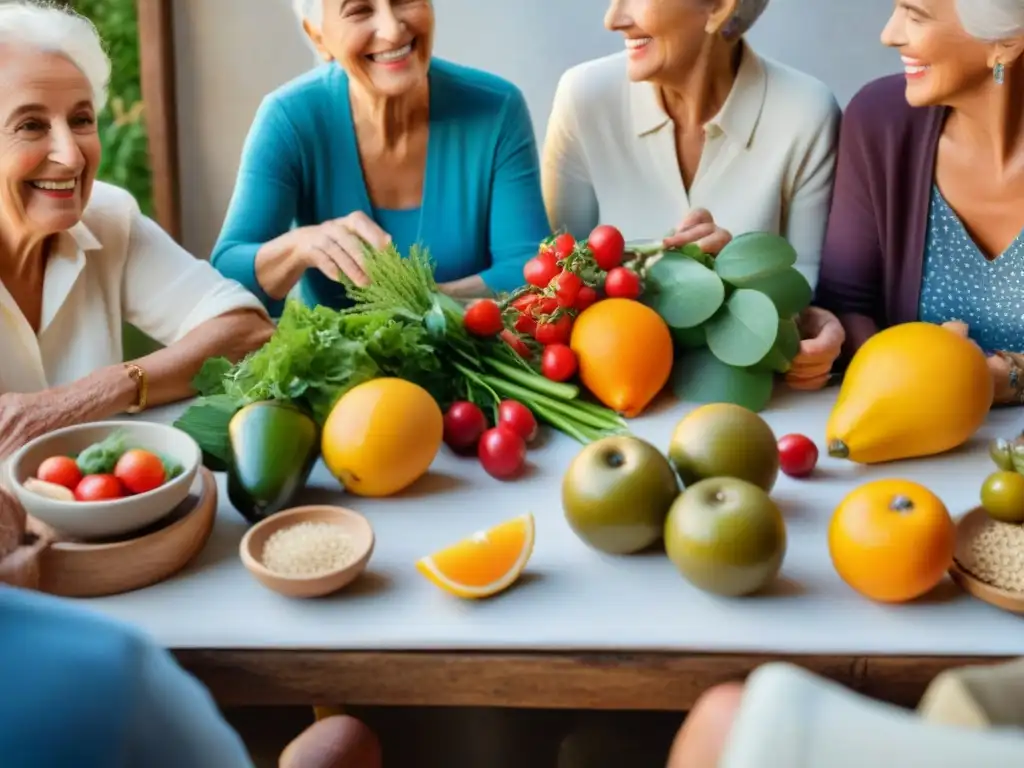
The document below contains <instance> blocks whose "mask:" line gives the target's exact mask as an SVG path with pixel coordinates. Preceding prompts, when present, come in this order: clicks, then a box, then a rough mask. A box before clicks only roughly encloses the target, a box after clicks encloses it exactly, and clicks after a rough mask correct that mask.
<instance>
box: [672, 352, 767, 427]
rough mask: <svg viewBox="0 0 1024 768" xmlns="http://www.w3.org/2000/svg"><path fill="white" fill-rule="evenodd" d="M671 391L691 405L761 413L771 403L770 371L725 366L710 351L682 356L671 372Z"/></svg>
mask: <svg viewBox="0 0 1024 768" xmlns="http://www.w3.org/2000/svg"><path fill="white" fill-rule="evenodd" d="M671 383H672V390H673V392H675V395H676V397H678V398H679V399H680V400H684V401H686V402H690V403H734V404H736V405H742V406H743V407H744V408H749V409H750V410H752V411H755V412H757V411H762V410H764V408H765V407H766V406H767V405H768V403H769V402H771V399H772V389H773V387H774V383H775V377H774V376H773V375H772V373H771V371H765V370H758V369H756V368H737V367H735V366H732V365H726V364H725V363H723V362H722V361H721V360H719V359H718V358H717V357H715V356H714V354H712V352H711V350H709V349H696V350H693V351H692V352H688V353H687V354H685V355H683V356H681V357H680V358H679V359H678V360H677V361H676V364H675V367H673V369H672V382H671Z"/></svg>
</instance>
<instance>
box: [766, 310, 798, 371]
mask: <svg viewBox="0 0 1024 768" xmlns="http://www.w3.org/2000/svg"><path fill="white" fill-rule="evenodd" d="M799 351H800V329H799V328H798V327H797V324H796V321H795V320H792V319H790V318H785V319H782V320H779V332H778V334H776V336H775V343H774V344H773V345H772V348H771V350H769V352H768V354H767V355H765V356H764V358H762V359H761V361H760V362H759V363H758V364H757V367H758V368H762V369H764V370H769V371H777V372H778V373H785V372H786V371H788V370H789V366H790V364H791V363H792V362H793V358H794V357H796V355H797V352H799Z"/></svg>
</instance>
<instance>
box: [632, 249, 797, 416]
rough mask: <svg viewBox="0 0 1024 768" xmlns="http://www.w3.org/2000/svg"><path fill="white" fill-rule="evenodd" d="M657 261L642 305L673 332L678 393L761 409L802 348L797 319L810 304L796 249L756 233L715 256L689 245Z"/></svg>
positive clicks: (674, 381)
mask: <svg viewBox="0 0 1024 768" xmlns="http://www.w3.org/2000/svg"><path fill="white" fill-rule="evenodd" d="M652 261H653V263H651V264H650V266H649V267H648V268H647V269H646V275H645V289H644V297H643V301H644V302H645V303H647V304H648V305H650V306H651V307H652V308H654V309H655V310H656V311H657V312H658V314H660V315H661V316H662V318H663V319H664V320H665V322H666V323H667V324H668V325H669V327H670V328H671V329H672V335H673V337H674V338H675V341H676V348H677V355H676V363H675V367H674V370H673V373H672V388H673V389H674V391H675V393H676V395H677V396H678V397H680V398H682V399H686V400H688V401H690V402H697V403H709V402H729V403H735V404H737V405H742V406H744V407H746V408H749V409H751V410H753V411H760V410H762V409H764V408H765V406H767V405H768V402H769V401H770V400H771V395H772V389H773V385H774V380H775V374H777V373H785V372H786V371H787V370H789V367H790V364H791V363H792V361H793V358H794V357H796V354H797V353H798V352H799V351H800V330H799V328H798V326H797V317H798V316H799V314H800V313H801V312H802V311H803V310H804V309H805V308H806V307H807V306H808V305H809V304H810V303H811V297H812V290H811V286H810V284H809V283H808V282H807V279H806V278H805V277H804V276H803V275H802V274H801V273H800V272H799V271H797V270H796V269H795V268H794V266H793V265H794V264H795V263H796V251H795V250H794V249H793V246H791V245H790V244H789V242H787V241H786V239H785V238H783V237H780V236H778V235H772V234H767V233H762V232H753V233H749V234H745V235H740V236H739V237H736V238H734V239H733V240H732V241H731V242H730V243H729V244H728V245H727V246H726V247H725V248H724V249H722V251H721V253H719V254H718V255H717V256H715V257H712V256H710V255H708V254H706V253H703V252H702V251H701V250H700V248H698V247H696V246H694V245H688V246H685V247H683V248H680V249H672V250H667V251H665V252H664V253H662V254H660V257H659V258H657V260H652Z"/></svg>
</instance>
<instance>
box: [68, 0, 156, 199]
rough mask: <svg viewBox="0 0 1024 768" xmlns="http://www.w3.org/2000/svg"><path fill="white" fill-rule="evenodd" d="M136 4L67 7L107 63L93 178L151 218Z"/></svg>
mask: <svg viewBox="0 0 1024 768" xmlns="http://www.w3.org/2000/svg"><path fill="white" fill-rule="evenodd" d="M135 3H136V0H74V2H72V3H71V5H72V6H73V7H74V9H75V10H76V11H78V12H79V13H80V14H82V15H83V16H86V17H87V18H89V19H90V20H92V23H93V24H95V25H96V29H97V30H98V31H99V34H100V38H102V40H103V42H104V44H105V45H106V47H107V53H108V54H109V55H110V60H111V65H112V66H111V73H110V92H109V97H108V99H107V106H106V107H105V108H104V110H103V112H102V113H101V114H100V115H99V118H98V119H99V125H98V128H99V131H100V139H101V142H102V144H103V161H102V162H101V164H100V168H99V170H98V172H97V177H98V178H100V179H103V180H104V181H109V182H110V183H111V184H116V185H118V186H119V187H124V188H125V189H127V190H129V191H130V192H131V193H132V194H133V195H135V198H136V200H138V201H139V206H140V207H141V208H142V211H143V213H146V214H147V215H150V216H151V215H153V189H152V173H151V170H150V167H149V146H148V141H147V136H146V123H145V119H144V116H143V114H142V89H141V85H140V68H139V25H138V17H137V15H136V7H135Z"/></svg>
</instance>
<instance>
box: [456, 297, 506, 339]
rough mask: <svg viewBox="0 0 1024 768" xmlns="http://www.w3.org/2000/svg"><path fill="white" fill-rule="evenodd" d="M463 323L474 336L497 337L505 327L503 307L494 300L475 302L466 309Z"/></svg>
mask: <svg viewBox="0 0 1024 768" xmlns="http://www.w3.org/2000/svg"><path fill="white" fill-rule="evenodd" d="M463 323H464V324H465V326H466V330H467V331H469V332H470V333H472V334H473V335H474V336H497V335H498V334H499V333H501V330H502V329H503V328H504V327H505V324H504V323H503V322H502V319H501V307H499V306H498V302H496V301H494V300H493V299H480V300H479V301H475V302H473V303H472V304H471V305H470V306H469V307H468V308H467V309H466V316H465V318H464V319H463Z"/></svg>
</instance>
